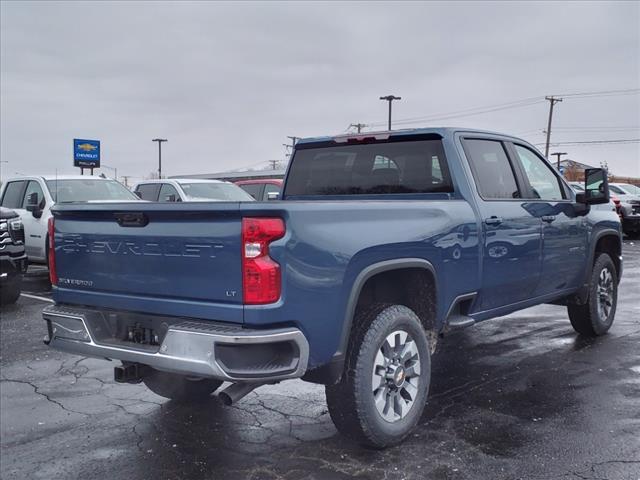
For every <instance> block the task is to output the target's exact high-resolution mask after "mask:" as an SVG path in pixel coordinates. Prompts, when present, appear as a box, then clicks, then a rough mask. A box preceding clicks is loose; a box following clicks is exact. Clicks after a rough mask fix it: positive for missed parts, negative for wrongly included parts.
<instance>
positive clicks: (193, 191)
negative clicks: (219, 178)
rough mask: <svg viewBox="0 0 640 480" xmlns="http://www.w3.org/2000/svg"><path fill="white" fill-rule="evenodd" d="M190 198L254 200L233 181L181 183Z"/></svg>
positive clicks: (228, 200) (231, 200) (230, 200)
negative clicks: (232, 182)
mask: <svg viewBox="0 0 640 480" xmlns="http://www.w3.org/2000/svg"><path fill="white" fill-rule="evenodd" d="M180 186H181V187H182V190H183V191H184V193H185V195H186V196H187V198H189V199H190V200H213V201H217V202H253V201H255V200H254V199H253V197H252V196H251V195H249V194H248V193H247V192H245V191H244V190H242V189H241V188H240V187H238V186H237V185H233V184H231V183H180Z"/></svg>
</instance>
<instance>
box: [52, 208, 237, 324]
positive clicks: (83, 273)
mask: <svg viewBox="0 0 640 480" xmlns="http://www.w3.org/2000/svg"><path fill="white" fill-rule="evenodd" d="M54 217H55V259H56V272H57V275H58V279H59V280H58V288H57V289H55V291H54V299H55V300H56V301H57V302H59V303H74V304H84V305H92V306H100V307H104V308H113V309H127V310H132V311H144V312H149V313H158V314H164V315H174V316H185V317H196V318H207V319H212V320H221V321H228V322H238V323H240V322H242V320H243V318H242V310H243V309H242V271H241V257H240V253H241V224H242V222H241V218H240V214H239V205H238V204H237V203H189V204H188V203H173V204H172V203H164V204H154V203H145V202H140V203H137V202H136V203H126V204H122V203H119V204H102V203H101V204H76V205H62V206H57V207H56V208H55V209H54Z"/></svg>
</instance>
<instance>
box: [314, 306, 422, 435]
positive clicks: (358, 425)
mask: <svg viewBox="0 0 640 480" xmlns="http://www.w3.org/2000/svg"><path fill="white" fill-rule="evenodd" d="M354 322H355V327H354V330H353V331H352V334H351V338H350V343H349V348H348V351H347V358H346V362H345V370H344V373H343V375H342V379H341V380H340V382H339V383H337V384H335V385H327V386H326V387H325V394H326V398H327V405H328V408H329V414H330V415H331V419H332V420H333V423H334V424H335V426H336V428H337V429H338V431H339V432H340V433H342V434H343V435H345V436H346V437H348V438H350V439H352V440H355V441H356V442H358V443H361V444H363V445H366V446H369V447H374V448H383V447H388V446H390V445H394V444H397V443H399V442H401V441H402V440H403V439H404V438H405V437H406V436H407V435H408V434H409V433H410V432H411V430H412V429H413V428H414V427H415V426H416V425H417V423H418V421H419V420H420V417H421V415H422V412H423V410H424V406H425V403H426V401H427V394H428V391H429V383H430V380H431V351H430V348H429V342H428V340H427V336H426V334H425V331H424V329H423V327H422V324H421V323H420V319H419V318H418V317H417V315H416V314H415V313H414V312H413V311H412V310H411V309H409V308H408V307H405V306H403V305H390V304H375V305H372V306H371V307H370V308H368V309H366V310H365V311H363V312H361V313H359V314H358V315H357V316H356V318H355V319H354ZM397 331H403V332H405V333H406V334H408V336H407V338H408V339H409V340H412V341H413V344H414V345H413V346H411V349H412V350H413V349H416V350H417V353H418V355H417V357H416V356H413V357H412V358H414V363H413V364H411V365H413V367H411V368H407V369H406V372H407V373H406V377H405V374H404V372H405V370H404V369H403V370H402V372H403V373H402V375H401V380H402V382H403V383H404V384H405V386H406V384H407V383H411V381H412V380H410V378H411V377H412V376H411V375H410V374H409V371H410V370H411V371H412V372H413V371H414V370H413V369H415V365H416V364H418V366H419V368H420V371H419V374H418V375H417V376H415V377H413V381H415V380H416V378H417V386H415V387H412V390H413V395H412V397H413V400H412V403H411V404H410V406H409V407H408V409H407V411H406V412H407V413H401V414H397V413H396V406H398V404H397V403H393V402H396V401H397V402H402V400H403V399H404V401H405V402H407V403H406V404H405V405H403V407H405V406H406V405H407V404H408V402H409V400H408V399H407V398H411V396H409V397H407V396H406V395H409V393H408V392H407V391H406V390H404V391H403V388H402V387H398V386H397V385H396V384H395V383H394V382H395V381H396V378H395V376H393V375H392V376H393V377H394V378H393V379H391V378H390V379H388V380H387V384H385V383H384V381H381V382H380V384H379V385H380V387H379V389H374V385H373V382H374V378H375V379H376V381H378V380H379V379H380V378H381V377H382V374H387V375H390V374H391V372H392V370H391V369H392V368H394V366H393V365H390V366H386V365H387V363H386V359H387V358H386V355H385V356H384V358H385V363H384V365H385V366H384V367H380V368H381V370H380V369H379V368H378V367H376V366H375V365H376V364H378V365H379V359H380V358H382V357H379V355H382V353H383V350H384V347H383V344H384V342H385V341H386V340H387V337H390V336H391V334H393V333H395V332H397ZM394 338H400V337H394ZM409 340H408V341H407V343H406V344H405V348H406V345H408V344H409ZM387 345H388V344H387ZM395 345H398V341H397V340H396V343H395ZM387 351H389V350H387ZM391 351H397V350H395V349H392V350H391ZM398 361H400V360H399V359H398ZM395 368H397V367H395ZM376 372H378V373H377V374H376ZM376 375H377V376H379V377H380V378H376ZM394 388H395V392H394ZM384 392H387V393H389V394H390V395H395V397H393V396H391V397H390V396H389V395H385V394H384ZM381 393H382V395H381V396H380V398H383V399H384V398H395V399H393V400H391V402H392V403H391V404H388V403H387V405H392V408H390V409H389V411H388V413H387V415H391V416H394V418H393V419H392V421H389V420H388V419H385V418H384V417H383V416H384V415H385V414H384V413H383V412H380V411H379V410H378V407H376V400H375V398H374V394H375V395H378V394H381ZM405 394H406V395H405ZM398 397H400V398H398ZM380 404H381V403H379V405H380ZM382 404H384V400H383V401H382ZM403 407H399V408H400V410H401V411H402V408H403ZM391 410H393V411H391ZM396 415H397V416H398V417H399V418H395V416H396ZM403 415H404V416H403Z"/></svg>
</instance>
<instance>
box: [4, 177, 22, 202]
mask: <svg viewBox="0 0 640 480" xmlns="http://www.w3.org/2000/svg"><path fill="white" fill-rule="evenodd" d="M24 184H25V182H24V180H19V181H17V182H9V183H7V187H6V188H5V189H4V195H2V206H3V207H5V208H20V207H22V192H23V191H24Z"/></svg>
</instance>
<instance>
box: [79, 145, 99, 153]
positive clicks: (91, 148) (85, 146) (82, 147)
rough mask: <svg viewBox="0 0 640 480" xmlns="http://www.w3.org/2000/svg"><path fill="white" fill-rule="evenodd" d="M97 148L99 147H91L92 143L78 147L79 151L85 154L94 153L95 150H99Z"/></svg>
mask: <svg viewBox="0 0 640 480" xmlns="http://www.w3.org/2000/svg"><path fill="white" fill-rule="evenodd" d="M97 148H98V147H96V146H95V145H91V144H90V143H81V144H80V145H78V149H79V150H83V151H85V152H93V151H94V150H97Z"/></svg>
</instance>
